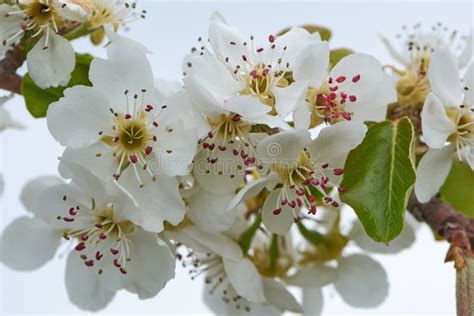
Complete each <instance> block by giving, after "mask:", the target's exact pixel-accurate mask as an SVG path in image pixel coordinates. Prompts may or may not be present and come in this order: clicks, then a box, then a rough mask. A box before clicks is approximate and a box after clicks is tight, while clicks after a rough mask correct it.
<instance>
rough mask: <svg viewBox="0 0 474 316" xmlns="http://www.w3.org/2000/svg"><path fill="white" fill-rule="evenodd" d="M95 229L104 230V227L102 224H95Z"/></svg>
mask: <svg viewBox="0 0 474 316" xmlns="http://www.w3.org/2000/svg"><path fill="white" fill-rule="evenodd" d="M95 227H97V228H99V229H100V228H102V227H103V226H102V224H99V223H97V224H95Z"/></svg>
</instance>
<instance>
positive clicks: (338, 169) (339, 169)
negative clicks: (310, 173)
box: [333, 168, 344, 176]
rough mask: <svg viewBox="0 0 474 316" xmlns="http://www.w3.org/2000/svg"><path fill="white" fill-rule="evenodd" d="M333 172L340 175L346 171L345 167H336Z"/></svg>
mask: <svg viewBox="0 0 474 316" xmlns="http://www.w3.org/2000/svg"><path fill="white" fill-rule="evenodd" d="M333 173H334V175H335V176H340V175H342V174H343V173H344V169H342V168H335V169H334V170H333Z"/></svg>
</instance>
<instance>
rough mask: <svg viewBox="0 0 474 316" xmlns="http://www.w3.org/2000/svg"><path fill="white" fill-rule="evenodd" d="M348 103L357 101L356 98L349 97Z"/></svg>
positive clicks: (353, 96)
mask: <svg viewBox="0 0 474 316" xmlns="http://www.w3.org/2000/svg"><path fill="white" fill-rule="evenodd" d="M349 101H351V102H355V101H357V97H356V96H355V95H350V96H349Z"/></svg>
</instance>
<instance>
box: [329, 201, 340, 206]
mask: <svg viewBox="0 0 474 316" xmlns="http://www.w3.org/2000/svg"><path fill="white" fill-rule="evenodd" d="M331 205H332V206H333V207H339V203H337V202H336V201H333V202H332V203H331Z"/></svg>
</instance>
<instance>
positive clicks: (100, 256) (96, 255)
mask: <svg viewBox="0 0 474 316" xmlns="http://www.w3.org/2000/svg"><path fill="white" fill-rule="evenodd" d="M103 256H104V255H103V254H101V253H100V251H97V252H96V253H95V260H97V261H99V260H100V259H102V257H103Z"/></svg>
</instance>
